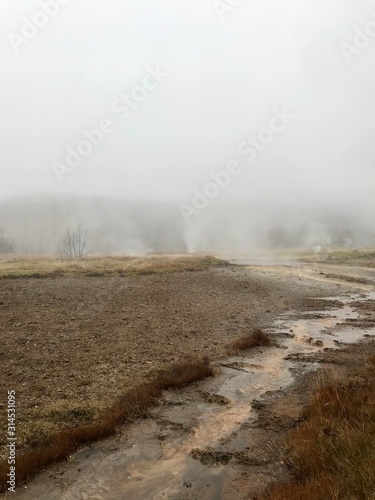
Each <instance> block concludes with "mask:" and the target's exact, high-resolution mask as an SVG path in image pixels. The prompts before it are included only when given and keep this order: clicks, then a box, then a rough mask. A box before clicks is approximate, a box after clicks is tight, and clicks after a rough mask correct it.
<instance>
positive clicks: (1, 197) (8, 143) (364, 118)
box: [0, 0, 375, 255]
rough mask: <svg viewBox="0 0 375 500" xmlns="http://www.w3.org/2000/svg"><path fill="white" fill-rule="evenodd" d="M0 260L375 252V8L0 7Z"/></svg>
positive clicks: (150, 3) (43, 2)
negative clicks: (74, 237) (66, 245)
mask: <svg viewBox="0 0 375 500" xmlns="http://www.w3.org/2000/svg"><path fill="white" fill-rule="evenodd" d="M0 30H1V34H2V44H1V45H0V57H1V69H2V77H1V79H0V96H1V97H0V99H1V115H0V123H1V125H0V126H1V142H0V158H1V162H0V175H1V183H0V252H1V253H8V252H13V251H16V252H19V253H51V254H52V253H54V252H55V251H56V245H57V242H58V239H59V238H60V237H61V235H62V234H63V233H64V231H65V230H66V229H67V228H68V227H76V226H77V225H79V224H80V225H81V226H82V227H84V228H85V229H87V231H88V236H89V250H90V253H91V254H92V255H98V254H121V253H132V254H141V253H146V252H152V251H159V252H161V251H205V252H206V251H210V252H212V253H214V252H215V251H216V252H219V251H220V252H221V251H228V252H231V251H233V252H235V251H236V252H237V251H241V252H243V253H245V252H247V251H251V250H252V249H254V248H271V247H276V248H280V247H283V248H285V247H293V248H301V247H307V248H314V247H316V246H318V247H319V246H321V247H325V246H327V247H328V246H355V245H356V246H367V245H374V244H375V222H374V217H373V215H374V208H375V202H374V189H373V188H374V184H375V182H374V181H375V171H374V166H375V161H374V160H375V148H374V133H375V119H374V117H375V100H374V85H375V71H374V69H375V4H374V2H372V1H369V0H368V1H367V0H330V1H327V0H324V1H323V0H267V1H265V0H246V1H245V0H243V1H241V0H163V1H161V0H138V1H134V0H111V2H105V1H104V0H37V1H34V0H17V2H14V0H2V2H1V4H0Z"/></svg>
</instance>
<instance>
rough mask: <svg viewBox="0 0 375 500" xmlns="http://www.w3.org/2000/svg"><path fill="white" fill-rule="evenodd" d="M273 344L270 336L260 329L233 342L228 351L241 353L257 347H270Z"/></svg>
mask: <svg viewBox="0 0 375 500" xmlns="http://www.w3.org/2000/svg"><path fill="white" fill-rule="evenodd" d="M271 344H272V341H271V339H270V338H269V336H268V335H267V334H266V333H264V332H263V331H262V330H260V329H259V328H258V329H257V330H255V331H254V332H253V333H252V334H251V335H246V336H244V337H240V338H239V339H236V340H234V341H233V342H231V343H230V344H229V346H228V349H229V351H231V352H240V351H246V350H248V349H254V348H255V347H261V346H269V345H271Z"/></svg>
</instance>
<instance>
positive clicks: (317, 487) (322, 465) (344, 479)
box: [265, 357, 375, 500]
mask: <svg viewBox="0 0 375 500" xmlns="http://www.w3.org/2000/svg"><path fill="white" fill-rule="evenodd" d="M303 418H304V422H303V423H302V424H301V425H300V426H299V427H298V428H297V429H295V430H294V431H293V432H292V434H291V436H290V439H289V443H288V444H289V445H290V447H291V452H290V454H289V456H288V457H287V458H286V460H285V461H286V463H287V464H289V466H290V467H291V468H292V472H293V480H292V482H290V483H288V484H283V485H277V486H275V487H274V488H273V489H272V490H271V491H270V493H269V494H268V496H266V497H265V498H267V499H269V500H289V499H296V500H298V499H301V500H302V499H304V500H305V499H309V500H310V499H311V500H328V499H339V500H342V499H348V500H349V499H356V500H369V499H374V498H375V358H374V357H372V358H371V359H370V360H369V366H368V367H367V371H366V373H365V374H364V375H363V378H362V379H361V380H360V381H355V382H351V383H348V384H345V385H338V386H334V385H325V386H322V387H321V388H320V389H318V390H317V391H316V392H315V394H314V396H313V398H312V401H311V403H310V404H309V405H308V406H307V408H306V410H305V412H304V415H303Z"/></svg>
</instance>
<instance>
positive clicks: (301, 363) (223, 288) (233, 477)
mask: <svg viewBox="0 0 375 500" xmlns="http://www.w3.org/2000/svg"><path fill="white" fill-rule="evenodd" d="M336 270H337V266H336ZM335 274H337V273H335ZM373 274H375V273H373V272H372V271H371V270H366V276H365V279H366V280H368V281H366V282H364V281H363V280H361V279H360V280H359V281H358V282H356V281H354V280H349V281H348V279H347V278H348V277H351V278H353V277H354V278H355V277H359V278H363V277H364V276H363V272H362V271H361V273H359V274H356V271H355V269H353V268H351V269H340V273H339V274H338V275H337V277H336V276H335V277H334V278H332V276H329V277H327V276H328V275H332V273H331V271H330V269H329V268H327V267H324V266H318V267H315V268H314V267H310V266H308V267H302V268H296V267H285V266H274V267H252V268H234V269H227V270H223V269H221V270H211V271H209V272H206V273H187V274H186V275H185V276H184V280H181V275H180V276H178V275H177V274H176V275H173V276H163V277H157V278H158V279H157V281H156V282H155V281H154V282H153V281H152V280H147V290H145V282H144V283H143V284H142V283H141V282H140V280H142V279H144V277H140V278H135V279H134V282H132V281H131V280H128V281H127V282H126V287H127V290H128V291H130V290H131V293H128V294H127V296H128V297H132V305H133V307H135V304H139V302H140V301H143V303H144V302H145V301H148V302H149V303H154V300H155V292H156V290H157V297H158V299H157V300H156V304H155V310H154V311H153V310H151V314H149V315H148V317H147V320H148V322H149V324H151V325H152V327H153V328H154V327H155V326H154V322H153V321H154V320H155V316H153V314H157V307H158V305H159V306H161V304H163V306H162V312H164V316H165V321H166V325H167V328H168V325H169V316H168V314H165V313H166V310H165V308H167V309H169V310H170V309H175V311H176V314H177V316H174V317H173V320H172V321H171V323H170V327H172V325H174V326H173V327H174V329H176V326H177V325H178V326H179V329H181V326H182V327H184V325H185V324H186V327H187V328H190V329H191V328H192V325H191V321H192V317H193V318H194V319H195V320H196V321H197V323H196V324H197V327H200V328H201V323H203V324H204V325H205V326H207V325H208V324H210V325H211V328H210V329H209V331H208V332H206V334H205V338H204V340H203V342H205V343H206V344H207V347H206V348H205V351H204V353H205V354H206V353H207V350H208V351H209V354H211V357H213V358H214V359H216V362H215V366H216V368H217V371H218V375H217V377H215V378H214V379H211V380H207V381H205V382H203V383H199V384H195V385H193V386H191V387H189V388H188V389H186V390H184V391H176V392H174V391H169V392H167V393H166V394H165V395H164V397H163V399H162V401H161V404H160V405H159V406H158V407H156V408H154V409H152V410H151V411H150V412H149V416H148V418H147V419H145V420H142V421H141V422H137V423H135V424H133V425H131V426H128V427H124V428H123V429H122V431H121V434H120V435H119V436H117V437H116V438H112V439H110V440H107V441H105V442H103V443H98V444H96V445H94V446H92V447H90V448H87V449H84V450H81V451H80V452H79V453H77V454H75V455H74V456H73V457H72V458H71V459H70V460H69V461H68V462H67V463H65V464H60V465H58V466H56V467H53V468H52V469H51V470H49V471H47V472H45V473H43V474H42V475H40V476H39V477H38V478H36V479H35V480H34V481H33V482H31V483H30V484H29V485H27V488H21V487H20V488H19V489H18V492H17V494H16V497H17V498H24V499H29V498H30V499H31V498H33V499H34V498H38V499H41V500H42V499H46V500H47V499H48V500H49V499H54V498H56V499H66V500H68V499H69V500H70V499H77V500H78V499H86V498H87V499H89V498H90V499H120V498H124V499H125V498H126V499H137V500H138V499H141V498H142V499H143V498H145V499H146V498H147V499H148V498H150V499H159V498H160V499H161V498H170V499H181V500H182V499H193V498H197V499H198V498H199V499H211V498H212V499H216V498H225V499H232V498H233V499H236V500H237V499H241V498H249V494H251V495H253V497H255V495H256V494H257V493H258V492H259V491H262V490H263V489H264V487H265V486H266V485H267V484H269V483H270V482H271V481H273V480H274V479H275V478H280V477H283V476H285V475H287V472H288V471H287V469H286V467H285V466H284V465H283V464H282V463H280V461H281V456H282V453H281V449H282V438H283V436H284V432H285V429H286V428H288V427H290V426H291V425H293V423H295V421H296V420H297V419H298V414H299V411H300V408H301V404H303V402H304V401H303V400H304V395H305V393H306V391H307V382H306V383H305V385H304V386H303V388H302V389H301V387H300V389H299V391H298V392H297V393H295V392H293V390H294V389H293V387H294V386H293V385H292V384H293V381H294V377H295V375H296V374H298V378H297V380H300V379H301V375H303V374H307V375H304V376H305V377H307V378H308V374H310V373H311V372H313V371H314V370H316V368H317V367H318V366H320V364H321V363H322V361H324V357H325V356H329V355H330V353H331V352H332V351H331V350H332V349H337V347H339V346H340V343H341V342H345V343H349V342H357V341H358V340H360V339H362V338H364V339H366V338H367V337H365V336H369V335H373V334H374V333H375V328H374V325H375V323H374V321H375V318H374V313H373V310H374V307H373V304H374V302H373V300H374V299H375V295H374V294H372V292H371V290H373V286H372V285H371V283H372V281H371V279H372V277H373ZM147 278H148V277H147ZM122 284H123V285H124V282H122ZM65 286H67V283H65ZM173 286H175V289H173ZM153 292H154V293H153ZM24 293H27V292H24ZM59 293H60V294H61V289H60V291H59ZM319 296H320V297H321V296H328V297H331V298H332V300H316V299H310V297H319ZM163 297H164V298H163ZM203 297H205V300H204V301H203V300H202V299H203ZM165 299H166V300H165ZM225 299H226V300H225ZM116 300H118V301H119V296H117V298H116ZM172 304H173V305H172ZM192 304H194V307H193V310H194V314H192V307H191V306H192ZM137 311H138V312H137ZM267 311H268V312H267ZM133 314H134V312H133ZM135 314H138V315H140V316H142V309H141V310H139V309H136V310H135ZM159 314H160V313H159ZM184 314H186V315H187V317H186V319H185V318H184ZM260 314H261V318H259V317H257V316H258V315H260ZM227 315H228V316H227ZM158 318H160V316H158ZM103 321H105V320H103ZM159 322H160V319H159ZM185 322H186V323H185ZM159 324H160V323H159ZM255 325H256V326H260V325H261V326H263V327H268V331H269V332H270V334H271V335H272V337H273V339H274V341H275V346H274V347H272V348H270V349H264V348H263V349H258V350H255V351H253V352H251V354H249V355H246V356H240V357H235V358H230V359H225V358H224V357H223V344H224V343H226V342H227V341H229V340H231V339H232V338H233V337H234V338H235V337H237V336H238V335H239V334H242V333H244V331H246V330H247V329H248V328H251V327H252V326H255ZM163 326H164V325H163ZM220 326H221V327H222V328H220ZM230 327H232V328H230ZM241 330H242V331H241ZM164 331H165V330H164ZM234 331H235V332H236V333H235V334H234V333H233V332H234ZM218 332H219V333H218ZM175 337H176V335H175V336H174V338H173V340H174V342H175V343H176V340H175ZM212 337H214V338H215V339H216V342H217V344H216V345H214V346H211V343H212V341H213V339H212ZM224 340H225V342H224ZM186 343H188V342H186ZM172 344H173V343H172ZM194 344H195V345H196V346H197V349H201V348H202V339H201V337H197V338H196V341H195V342H194V343H193V345H194ZM143 345H144V348H146V344H143ZM176 345H177V343H176ZM189 348H190V346H189ZM148 349H150V347H148ZM327 349H328V350H327ZM352 349H357V346H354V347H353V348H352ZM134 352H135V354H136V349H135V350H134ZM175 352H176V350H175V349H174V353H175ZM353 352H354V351H353ZM164 355H165V354H164ZM306 380H307V379H306ZM295 385H296V383H295ZM281 390H282V391H283V392H282V393H280V391H281ZM280 394H281V395H282V397H280ZM275 401H277V404H276V403H275ZM272 405H273V413H272V412H271V414H272V415H271V417H270V414H267V411H268V412H269V408H270V407H272ZM267 415H268V416H267ZM13 497H14V495H13Z"/></svg>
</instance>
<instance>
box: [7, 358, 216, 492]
mask: <svg viewBox="0 0 375 500" xmlns="http://www.w3.org/2000/svg"><path fill="white" fill-rule="evenodd" d="M213 374H214V371H213V369H212V367H211V365H210V363H209V362H208V360H207V359H203V360H198V361H195V362H186V363H180V364H174V365H172V366H170V367H168V368H166V369H165V370H163V371H161V372H160V374H159V375H158V376H157V377H156V378H155V380H154V381H152V382H149V383H145V384H141V385H139V386H138V387H135V388H133V389H130V390H129V391H127V392H126V393H125V394H124V395H123V396H121V397H120V398H119V399H118V400H117V401H116V402H115V403H114V404H113V405H112V407H111V408H109V409H108V410H106V411H105V412H104V413H103V414H102V416H101V418H100V420H98V421H97V422H94V423H91V424H83V425H78V426H76V427H71V428H66V429H63V430H61V431H59V432H58V433H56V434H55V435H53V436H51V437H50V439H49V440H48V442H47V443H46V444H45V445H44V446H37V447H35V448H34V449H31V450H29V451H27V452H25V453H21V454H19V455H18V456H17V458H16V470H17V483H18V484H21V483H23V482H25V481H26V480H28V479H30V478H31V477H33V476H34V475H35V474H36V473H38V472H40V471H41V470H43V469H44V468H46V467H48V466H50V465H52V464H54V463H56V462H59V461H61V460H65V459H66V458H67V457H68V456H69V455H70V454H72V453H73V452H75V451H76V450H78V449H79V448H80V447H81V446H83V445H87V444H90V443H93V442H95V441H99V440H101V439H104V438H107V437H109V436H111V435H113V434H114V433H115V432H116V429H117V428H118V427H119V426H120V425H122V424H124V423H127V422H130V421H134V420H135V419H137V418H142V417H144V416H145V412H146V410H147V409H148V408H149V407H150V406H152V405H154V404H155V403H156V402H157V400H158V398H160V396H161V394H162V391H163V390H166V389H170V388H177V387H182V386H184V385H187V384H190V383H192V382H197V381H198V380H202V379H204V378H206V377H211V376H213ZM7 473H9V465H8V463H7V461H6V460H3V461H2V462H1V463H0V492H1V491H5V490H6V488H7V483H6V481H7Z"/></svg>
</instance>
